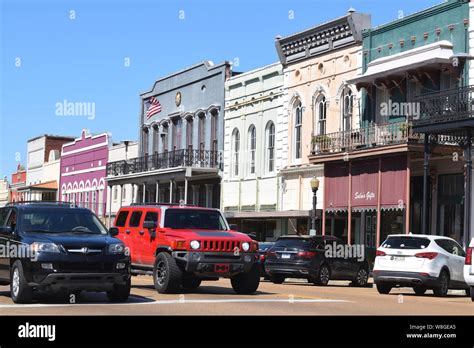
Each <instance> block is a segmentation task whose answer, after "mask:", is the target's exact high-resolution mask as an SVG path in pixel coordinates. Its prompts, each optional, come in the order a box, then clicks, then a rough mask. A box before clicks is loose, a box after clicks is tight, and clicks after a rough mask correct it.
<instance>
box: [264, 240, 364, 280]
mask: <svg viewBox="0 0 474 348" xmlns="http://www.w3.org/2000/svg"><path fill="white" fill-rule="evenodd" d="M346 246H347V244H346V243H344V242H343V241H342V240H340V239H339V238H336V237H333V236H283V237H280V238H278V240H277V241H276V243H275V245H273V246H272V247H271V248H270V249H269V250H268V251H267V255H266V260H265V271H266V272H267V274H268V275H269V277H270V280H271V281H272V282H273V283H276V284H281V283H283V282H284V281H285V279H286V278H305V279H307V280H308V281H309V282H312V283H314V284H316V285H327V284H328V282H329V281H330V280H350V281H352V283H353V284H354V285H356V286H366V285H367V281H368V277H369V266H368V264H367V261H366V260H365V259H361V258H360V257H354V256H355V255H347V254H345V255H337V254H332V256H328V253H327V249H328V248H330V249H337V248H339V250H342V249H344V250H347V249H348V248H347V247H346Z"/></svg>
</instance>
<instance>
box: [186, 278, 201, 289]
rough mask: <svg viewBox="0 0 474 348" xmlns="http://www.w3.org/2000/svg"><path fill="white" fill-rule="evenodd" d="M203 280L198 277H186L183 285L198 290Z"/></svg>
mask: <svg viewBox="0 0 474 348" xmlns="http://www.w3.org/2000/svg"><path fill="white" fill-rule="evenodd" d="M201 282H202V280H201V279H199V278H197V277H192V278H184V279H183V283H182V286H183V288H184V289H187V290H196V289H197V288H199V286H200V285H201Z"/></svg>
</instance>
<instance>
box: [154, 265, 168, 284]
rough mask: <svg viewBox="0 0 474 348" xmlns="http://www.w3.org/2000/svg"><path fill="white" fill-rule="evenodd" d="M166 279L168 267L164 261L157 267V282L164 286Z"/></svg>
mask: <svg viewBox="0 0 474 348" xmlns="http://www.w3.org/2000/svg"><path fill="white" fill-rule="evenodd" d="M165 279H166V265H165V263H164V262H163V261H160V262H158V265H157V266H156V282H157V283H158V284H159V285H163V284H164V283H165Z"/></svg>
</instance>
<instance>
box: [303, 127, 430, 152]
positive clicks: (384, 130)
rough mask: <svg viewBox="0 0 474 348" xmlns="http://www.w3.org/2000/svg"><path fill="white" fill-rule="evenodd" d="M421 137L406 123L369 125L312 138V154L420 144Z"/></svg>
mask: <svg viewBox="0 0 474 348" xmlns="http://www.w3.org/2000/svg"><path fill="white" fill-rule="evenodd" d="M422 139H423V135H420V134H416V133H414V132H413V131H412V127H411V125H410V124H408V123H406V122H400V123H389V124H383V125H378V124H371V125H369V126H368V127H364V128H359V129H353V130H349V131H342V132H336V133H328V134H324V135H316V136H313V138H312V147H313V151H312V154H313V155H316V154H324V153H337V152H350V151H355V150H361V149H366V148H373V147H378V146H387V145H395V144H402V143H407V142H409V141H411V142H420V141H421V140H422Z"/></svg>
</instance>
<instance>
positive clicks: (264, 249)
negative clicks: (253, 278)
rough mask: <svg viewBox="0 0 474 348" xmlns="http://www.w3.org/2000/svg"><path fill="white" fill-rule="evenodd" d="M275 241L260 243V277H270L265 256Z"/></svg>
mask: <svg viewBox="0 0 474 348" xmlns="http://www.w3.org/2000/svg"><path fill="white" fill-rule="evenodd" d="M273 245H275V242H261V243H258V270H259V273H260V277H263V278H265V279H268V274H267V273H266V272H265V258H266V254H267V250H268V249H270V248H271V247H272V246H273Z"/></svg>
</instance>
